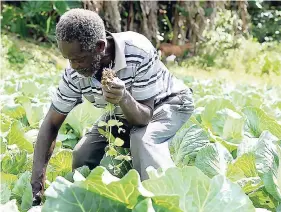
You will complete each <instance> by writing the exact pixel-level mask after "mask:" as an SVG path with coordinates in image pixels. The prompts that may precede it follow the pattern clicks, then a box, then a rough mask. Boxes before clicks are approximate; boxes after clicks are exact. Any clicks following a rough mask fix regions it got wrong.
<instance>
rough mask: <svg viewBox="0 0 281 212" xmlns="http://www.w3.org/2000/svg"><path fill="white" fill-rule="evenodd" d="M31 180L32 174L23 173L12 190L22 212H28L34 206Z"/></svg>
mask: <svg viewBox="0 0 281 212" xmlns="http://www.w3.org/2000/svg"><path fill="white" fill-rule="evenodd" d="M30 179H31V173H30V172H25V173H23V174H22V175H21V176H20V178H19V179H18V181H17V182H16V184H15V186H14V188H13V190H12V197H13V198H15V199H16V200H17V201H18V203H19V204H20V208H21V210H22V211H27V210H28V209H29V208H31V206H32V188H31V184H30Z"/></svg>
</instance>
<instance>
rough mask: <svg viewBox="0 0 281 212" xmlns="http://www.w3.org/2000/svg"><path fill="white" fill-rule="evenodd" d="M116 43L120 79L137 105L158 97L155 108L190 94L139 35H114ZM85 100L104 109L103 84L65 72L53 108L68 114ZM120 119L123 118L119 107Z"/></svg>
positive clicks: (131, 33)
mask: <svg viewBox="0 0 281 212" xmlns="http://www.w3.org/2000/svg"><path fill="white" fill-rule="evenodd" d="M110 35H111V36H112V37H113V39H114V42H115V66H114V67H113V68H112V69H113V70H115V72H116V76H117V77H118V78H119V79H121V80H122V81H124V82H125V85H126V89H127V90H128V91H129V92H130V94H131V95H132V96H133V97H134V99H136V100H137V101H142V100H146V99H149V98H152V97H155V104H157V103H159V102H160V101H161V100H162V99H164V98H165V97H167V96H169V95H171V94H177V93H179V92H181V91H183V90H186V89H187V87H186V85H185V84H184V83H183V82H182V81H181V80H178V79H177V78H175V77H174V76H173V75H172V74H171V73H170V72H169V71H168V69H167V68H166V66H165V65H164V64H163V63H162V62H161V60H160V59H159V57H158V54H157V51H156V49H155V48H154V46H153V45H152V43H151V42H150V41H149V40H148V39H147V38H146V37H145V36H143V35H141V34H139V33H136V32H121V33H110ZM82 96H84V97H85V99H87V100H88V101H90V102H91V103H93V105H94V106H95V107H98V108H104V107H105V106H106V105H107V102H106V101H105V100H104V98H103V95H102V89H101V83H100V82H99V81H98V80H96V79H95V78H94V77H83V76H82V75H80V74H78V73H77V72H76V71H75V70H74V69H72V68H71V67H68V68H66V69H65V71H64V73H63V75H62V78H61V80H60V83H59V86H58V89H57V92H56V94H55V95H54V96H53V98H52V107H53V108H54V109H55V110H56V111H57V112H59V113H61V114H65V115H66V114H68V113H69V112H70V111H71V110H72V109H73V108H74V107H75V106H76V105H78V104H80V103H82ZM115 114H116V115H122V110H121V108H120V107H118V106H117V107H116V111H115Z"/></svg>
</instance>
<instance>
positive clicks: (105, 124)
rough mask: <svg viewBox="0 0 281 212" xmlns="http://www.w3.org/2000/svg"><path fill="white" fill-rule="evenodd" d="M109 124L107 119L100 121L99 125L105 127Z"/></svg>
mask: <svg viewBox="0 0 281 212" xmlns="http://www.w3.org/2000/svg"><path fill="white" fill-rule="evenodd" d="M104 126H107V123H106V122H105V121H99V123H98V127H104Z"/></svg>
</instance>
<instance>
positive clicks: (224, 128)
mask: <svg viewBox="0 0 281 212" xmlns="http://www.w3.org/2000/svg"><path fill="white" fill-rule="evenodd" d="M244 121H245V119H244V117H242V116H241V115H240V114H238V113H236V112H234V111H233V110H230V109H228V108H225V109H223V110H220V111H217V112H216V117H214V118H213V119H212V120H211V123H212V129H213V132H214V133H215V134H217V135H219V136H221V137H222V139H225V140H227V141H229V142H232V143H235V144H237V143H240V142H241V141H242V138H243V128H244Z"/></svg>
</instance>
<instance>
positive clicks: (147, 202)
mask: <svg viewBox="0 0 281 212" xmlns="http://www.w3.org/2000/svg"><path fill="white" fill-rule="evenodd" d="M1 6H2V8H1V10H2V14H1V15H2V17H1V29H2V33H1V50H2V57H1V81H0V82H1V83H0V94H1V96H0V112H1V113H0V120H1V134H0V145H1V156H0V159H1V172H0V177H1V186H0V190H1V199H0V201H1V204H0V210H3V211H27V210H29V209H30V208H31V204H32V194H31V185H30V183H29V182H30V172H31V168H32V157H33V150H34V144H35V142H36V137H37V134H38V130H39V128H40V125H41V123H42V120H43V118H44V117H45V115H46V112H47V110H48V108H49V106H50V99H51V96H52V95H53V93H54V92H55V90H56V87H57V84H58V81H59V79H60V76H61V70H62V69H63V68H64V67H65V65H66V61H65V60H64V59H63V58H62V57H61V55H60V53H59V51H58V49H57V48H56V42H55V34H54V32H55V24H56V22H57V21H58V20H59V17H60V15H61V14H63V13H64V12H65V11H67V10H68V9H70V8H74V7H84V8H88V9H91V10H94V11H97V12H98V13H99V14H100V15H101V16H102V17H103V19H104V21H105V24H106V27H107V29H109V30H111V31H117V32H118V31H126V30H133V31H138V32H140V33H143V34H145V35H146V36H147V37H148V38H149V39H150V40H151V41H152V42H153V43H154V44H155V46H156V48H159V49H160V46H161V44H163V43H166V44H167V43H169V44H171V45H173V46H170V47H169V48H170V49H169V50H173V48H175V46H177V47H178V46H182V45H183V44H184V43H186V42H187V43H188V44H192V45H193V46H194V48H192V49H188V50H187V52H185V53H186V54H184V55H183V56H180V57H179V58H176V61H175V62H171V61H169V60H168V58H166V59H165V58H163V61H164V62H165V63H166V64H167V66H169V68H170V70H171V71H172V72H173V73H174V75H176V76H177V77H179V78H181V79H182V80H183V81H184V82H185V83H186V84H187V85H188V86H189V87H191V88H192V89H193V91H194V100H195V106H196V110H195V112H194V114H193V115H192V117H191V118H190V120H189V121H188V122H187V123H186V124H185V125H184V126H183V127H182V129H180V130H179V132H178V133H177V134H176V136H175V137H174V139H173V140H172V141H171V143H170V151H171V153H172V158H173V160H174V162H175V164H176V165H177V167H175V168H172V169H169V170H167V171H163V172H162V173H161V172H160V171H159V172H157V171H156V170H150V172H149V175H150V177H149V179H148V180H147V181H144V182H140V179H139V175H138V173H137V172H136V171H135V170H131V171H129V168H130V166H129V164H123V163H122V166H121V165H120V164H121V161H120V160H113V159H112V158H110V157H104V158H103V160H102V162H101V165H102V167H98V168H96V169H94V170H93V171H90V170H89V169H88V168H87V167H81V168H79V169H77V170H75V171H74V172H73V171H72V170H71V161H72V149H73V148H74V146H75V145H76V144H77V142H78V141H79V139H80V138H81V137H82V136H83V135H84V134H85V133H86V131H87V130H88V129H89V128H90V127H91V124H92V123H93V122H94V121H95V120H97V119H98V118H99V117H100V115H101V114H102V113H103V112H104V111H103V110H98V109H96V108H94V107H92V105H91V104H90V103H89V102H87V101H84V103H83V104H81V105H79V106H77V107H76V108H75V109H74V110H73V111H71V113H70V114H69V115H68V117H67V119H66V120H65V122H64V123H63V125H62V127H61V128H60V131H59V134H58V137H57V140H56V146H55V149H54V154H53V156H52V158H51V160H50V163H49V165H48V169H47V176H46V185H45V186H46V188H47V190H46V193H45V199H44V201H43V202H44V205H43V209H42V211H50V210H60V211H67V212H69V211H79V210H82V211H83V210H84V211H89V210H92V211H98V210H100V211H120V212H121V211H122V212H123V211H133V212H138V211H141V212H143V211H167V212H168V211H175V212H179V211H199V210H200V211H206V212H207V211H211V210H220V211H229V210H232V211H241V210H242V211H255V210H256V209H255V208H262V209H263V210H265V211H278V210H280V209H281V206H280V204H281V165H280V164H281V160H280V158H281V149H280V145H281V143H280V141H281V134H280V132H281V96H280V89H281V88H280V81H281V78H280V74H281V45H280V33H279V31H280V2H274V1H267V2H262V1H249V2H248V1H239V3H238V2H236V1H220V2H214V1H198V2H190V1H189V2H183V1H158V2H156V1H110V2H103V1H24V2H23V1H22V2H11V1H8V2H5V1H1ZM120 151H124V154H128V150H126V149H125V150H123V149H122V150H120ZM104 167H105V168H106V169H107V170H106V169H105V168H104ZM115 167H118V168H120V169H121V172H118V174H116V172H115V169H114V168H115ZM128 171H129V172H128ZM126 173H128V174H127V175H125V174H126ZM113 175H115V176H113ZM124 175H125V176H124ZM116 176H117V177H118V178H122V179H118V178H116ZM171 179H173V180H171ZM159 188H161V189H159ZM183 188H184V189H183ZM89 199H90V201H89ZM69 202H72V203H73V205H72V204H69ZM100 203H102V204H100ZM54 205H55V206H56V207H57V208H56V209H54V208H53V207H54ZM58 208H59V209H58ZM40 210H41V209H40Z"/></svg>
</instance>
